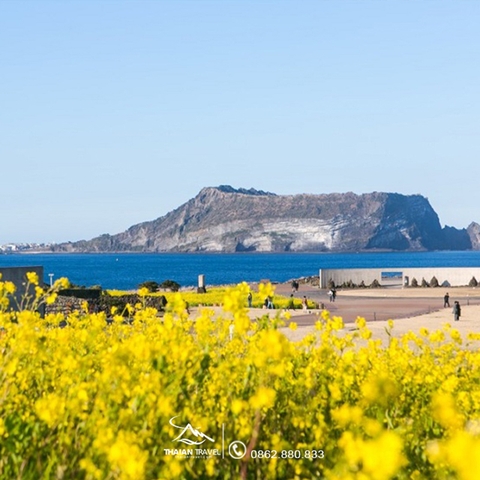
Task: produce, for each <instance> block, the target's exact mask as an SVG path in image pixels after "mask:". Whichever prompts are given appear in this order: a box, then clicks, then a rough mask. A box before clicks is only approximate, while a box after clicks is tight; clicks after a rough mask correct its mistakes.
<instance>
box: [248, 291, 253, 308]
mask: <svg viewBox="0 0 480 480" xmlns="http://www.w3.org/2000/svg"><path fill="white" fill-rule="evenodd" d="M252 299H253V295H252V292H248V297H247V300H248V308H252Z"/></svg>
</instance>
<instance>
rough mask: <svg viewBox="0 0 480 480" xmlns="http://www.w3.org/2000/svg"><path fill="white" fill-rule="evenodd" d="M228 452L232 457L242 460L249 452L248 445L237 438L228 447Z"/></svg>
mask: <svg viewBox="0 0 480 480" xmlns="http://www.w3.org/2000/svg"><path fill="white" fill-rule="evenodd" d="M228 453H229V455H230V456H231V457H233V458H236V459H237V460H240V459H241V458H243V457H244V456H245V454H246V453H247V446H246V445H245V444H244V443H243V442H241V441H240V440H235V441H234V442H232V443H231V444H230V446H229V447H228Z"/></svg>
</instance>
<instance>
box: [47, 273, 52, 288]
mask: <svg viewBox="0 0 480 480" xmlns="http://www.w3.org/2000/svg"><path fill="white" fill-rule="evenodd" d="M48 276H49V277H50V286H51V287H53V273H49V274H48Z"/></svg>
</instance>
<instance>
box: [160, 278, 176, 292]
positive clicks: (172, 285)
mask: <svg viewBox="0 0 480 480" xmlns="http://www.w3.org/2000/svg"><path fill="white" fill-rule="evenodd" d="M159 287H160V288H164V289H165V290H171V291H172V292H178V291H179V290H180V284H179V283H177V282H175V281H174V280H165V281H163V282H162V283H161V284H160V285H159Z"/></svg>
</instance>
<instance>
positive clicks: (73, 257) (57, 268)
mask: <svg viewBox="0 0 480 480" xmlns="http://www.w3.org/2000/svg"><path fill="white" fill-rule="evenodd" d="M36 265H39V266H43V268H44V274H45V278H44V281H45V283H47V284H48V283H49V282H50V278H52V279H53V280H56V279H57V278H60V277H67V278H68V279H69V280H70V281H71V282H72V283H74V284H76V285H83V286H93V285H100V286H101V287H103V288H104V289H120V290H130V289H135V288H137V287H138V285H139V284H140V283H142V282H144V281H146V280H154V281H156V282H159V283H161V282H163V281H164V280H174V281H176V282H178V283H179V284H180V285H181V286H196V285H197V282H198V276H199V275H200V274H202V275H204V276H205V284H206V285H207V286H208V285H222V284H235V283H240V282H242V281H247V282H258V281H260V280H263V279H268V280H270V281H272V282H285V281H289V280H291V279H294V278H300V277H307V276H313V275H318V272H319V269H321V268H324V269H329V268H402V267H480V251H462V252H414V253H412V252H409V253H405V252H399V253H233V254H213V253H211V254H199V253H191V254H189V253H182V254H175V253H159V254H155V253H124V254H119V253H105V254H76V253H75V254H8V255H0V267H15V266H36Z"/></svg>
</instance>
